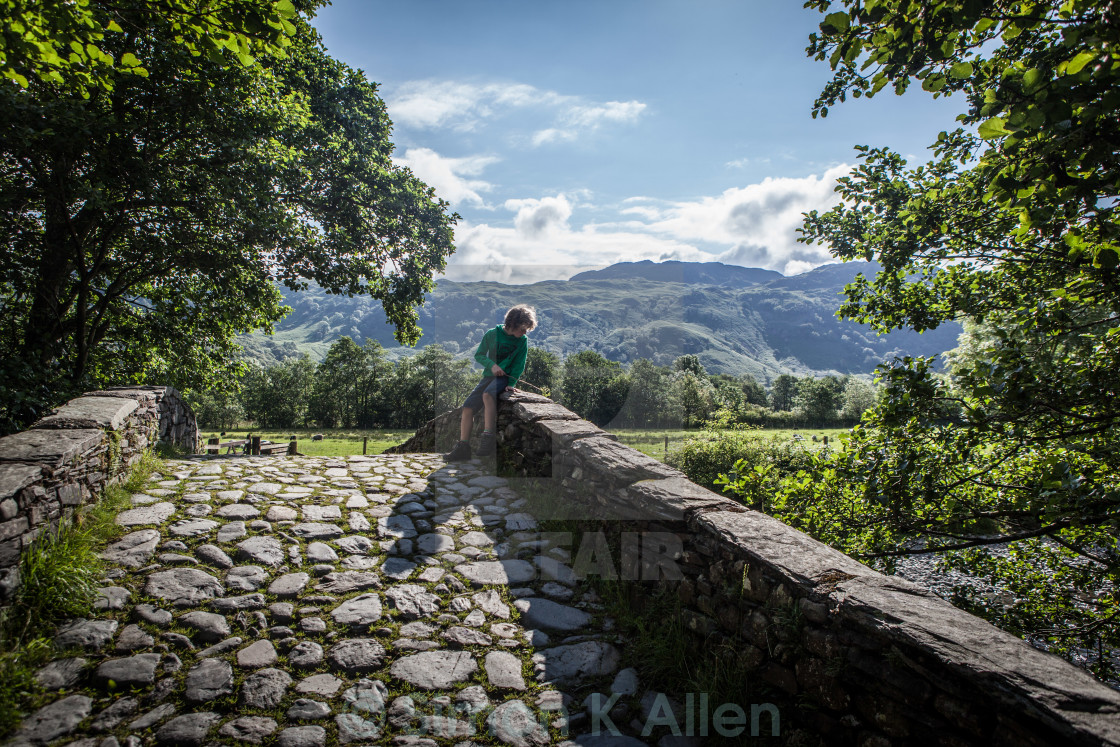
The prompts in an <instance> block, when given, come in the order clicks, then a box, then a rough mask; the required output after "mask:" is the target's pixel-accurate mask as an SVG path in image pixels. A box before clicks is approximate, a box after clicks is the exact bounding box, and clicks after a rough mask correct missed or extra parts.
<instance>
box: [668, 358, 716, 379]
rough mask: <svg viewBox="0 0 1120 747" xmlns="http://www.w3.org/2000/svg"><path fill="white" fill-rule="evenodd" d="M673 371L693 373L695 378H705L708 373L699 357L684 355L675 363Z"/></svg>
mask: <svg viewBox="0 0 1120 747" xmlns="http://www.w3.org/2000/svg"><path fill="white" fill-rule="evenodd" d="M673 370H674V371H680V372H683V373H691V374H692V375H693V376H697V377H701V378H703V377H705V376H707V375H708V372H707V371H705V370H704V364H703V363H701V362H700V356H698V355H682V356H680V357H679V358H677V359H676V360H675V361H673Z"/></svg>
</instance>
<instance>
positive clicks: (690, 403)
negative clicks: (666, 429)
mask: <svg viewBox="0 0 1120 747" xmlns="http://www.w3.org/2000/svg"><path fill="white" fill-rule="evenodd" d="M678 360H679V359H678ZM672 392H673V395H672V396H673V398H674V400H675V401H676V403H677V404H678V406H679V407H680V412H681V419H682V421H683V422H684V427H685V428H688V427H690V426H691V425H692V423H693V421H694V420H703V419H705V418H707V417H708V413H710V412H711V410H712V395H713V392H712V385H711V384H710V383H708V379H707V377H704V378H701V377H699V376H697V375H696V374H695V373H693V371H692V370H685V371H680V370H678V371H677V372H676V373H675V374H674V375H673V384H672Z"/></svg>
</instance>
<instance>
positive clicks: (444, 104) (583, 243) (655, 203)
mask: <svg viewBox="0 0 1120 747" xmlns="http://www.w3.org/2000/svg"><path fill="white" fill-rule="evenodd" d="M822 17H823V16H821V15H820V14H818V13H815V12H813V11H808V10H805V9H803V8H801V7H800V3H799V2H775V1H774V0H769V1H768V2H761V1H754V0H737V1H734V0H675V1H669V0H566V1H565V2H547V1H538V2H527V1H526V0H519V1H517V2H514V1H512V0H509V1H507V0H333V4H332V5H331V6H329V7H326V8H323V9H322V10H321V11H320V13H319V15H318V17H317V18H316V20H315V25H316V27H317V28H318V29H319V31H320V33H322V35H323V39H324V41H325V43H326V45H327V48H328V49H329V50H330V52H331V54H332V55H333V56H334V57H336V58H338V59H340V60H342V61H344V62H346V63H347V64H349V65H351V66H352V67H355V68H359V69H361V70H363V71H364V72H365V73H366V75H367V77H368V78H369V79H370V80H372V81H375V82H377V83H378V84H379V85H380V87H381V94H382V96H383V97H384V99H385V101H386V103H387V104H388V107H389V115H390V117H391V118H392V120H393V122H394V136H393V140H394V142H395V143H396V146H397V149H396V151H395V154H394V156H395V159H396V160H397V162H398V163H401V164H404V165H407V166H408V167H409V168H411V169H412V170H413V171H414V172H415V173H416V174H417V175H418V176H419V177H420V178H422V179H424V180H425V181H426V182H428V183H429V184H431V185H432V186H433V187H435V188H436V191H437V193H438V194H439V195H440V196H441V197H443V198H444V199H446V200H449V201H450V202H451V203H452V209H453V210H454V211H456V212H458V213H459V214H460V216H462V219H461V220H460V222H459V224H458V226H457V228H456V232H455V234H456V247H457V251H456V253H455V255H453V257H452V258H451V261H450V263H449V268H448V272H447V277H449V278H453V279H462V280H482V279H489V280H499V281H503V282H532V281H536V280H542V279H554V278H566V277H568V276H570V275H571V274H573V273H575V272H578V271H580V270H583V269H588V268H590V267H602V266H605V265H608V264H612V263H614V262H620V261H636V260H642V259H650V260H654V261H660V260H666V259H678V260H685V261H720V262H726V263H728V264H738V265H743V266H746V267H765V268H768V269H774V270H778V271H779V272H783V273H785V274H787V275H788V274H796V273H798V272H803V271H805V270H807V269H810V268H812V267H815V266H818V265H820V264H824V263H826V262H828V261H830V258H829V256H828V253H827V249H825V248H823V247H816V246H813V247H809V246H804V245H800V244H797V243H796V236H797V234H796V229H797V228H798V226H800V224H801V219H800V214H801V213H802V212H804V211H806V210H811V209H827V208H828V207H830V206H831V205H833V204H835V200H836V198H835V194H834V193H833V190H832V188H833V186H834V185H835V180H836V178H837V177H839V176H842V175H843V174H845V173H846V172H847V171H848V170H849V169H850V167H851V165H852V164H853V163H854V151H853V146H854V145H856V144H866V145H873V146H889V147H892V148H894V149H895V150H898V151H899V152H901V153H903V154H905V155H907V157H910V158H912V159H919V160H925V159H926V157H927V153H928V151H927V150H926V147H927V146H928V145H929V144H930V143H932V142H933V141H934V140H935V139H936V136H937V133H938V132H939V131H941V130H944V129H952V128H953V127H955V126H956V122H955V117H956V115H957V114H958V113H959V112H960V111H961V108H962V107H963V102H960V101H957V100H954V99H948V100H947V99H940V100H934V99H932V98H930V97H929V95H928V94H925V93H923V92H921V91H917V90H916V91H914V92H913V93H910V94H907V95H906V96H902V97H898V96H894V95H892V94H889V93H886V92H884V93H883V94H880V96H878V97H876V98H875V99H873V100H866V99H861V100H850V101H849V102H848V103H846V104H843V105H840V106H839V107H836V108H833V109H832V111H830V113H829V116H828V117H827V118H824V119H816V120H814V119H813V118H812V117H811V114H810V111H811V108H812V104H813V101H814V100H815V98H816V96H817V94H818V93H819V91H820V89H821V88H822V86H823V85H824V83H825V82H826V81H827V80H828V78H829V69H828V66H827V63H825V62H817V61H814V60H810V59H808V58H807V57H806V56H805V51H804V50H805V46H806V44H807V40H808V35H809V34H810V33H811V32H813V31H814V30H816V28H817V24H818V23H819V22H820V20H821V18H822Z"/></svg>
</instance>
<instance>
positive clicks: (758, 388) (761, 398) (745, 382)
mask: <svg viewBox="0 0 1120 747" xmlns="http://www.w3.org/2000/svg"><path fill="white" fill-rule="evenodd" d="M739 386H740V387H741V388H742V390H743V400H744V401H745V402H747V403H748V404H751V405H758V406H759V407H766V406H768V405H769V404H770V400H769V398H768V397H767V396H766V388H765V387H763V386H762V384H761V383H759V381H758V379H756V378H755V377H753V376H751V375H750V374H743V375H742V376H740V377H739Z"/></svg>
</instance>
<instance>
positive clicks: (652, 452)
mask: <svg viewBox="0 0 1120 747" xmlns="http://www.w3.org/2000/svg"><path fill="white" fill-rule="evenodd" d="M850 430H851V429H850V428H775V429H773V430H757V431H750V433H756V434H758V435H759V436H761V437H763V438H770V439H774V440H777V441H788V440H791V439H793V437H794V436H801V438H802V440H803V442H804V443H805V445H806V446H812V445H813V444H814V441H813V437H814V436H816V438H817V441H816V443H817V444H818V445H823V444H824V438H825V437H827V438H828V444H829V446H831V447H833V448H840V440H839V438H838V437H839V436H840V435H841V434H843V433H847V432H848V431H850ZM611 432H612V433H614V434H615V435H616V436H618V440H619V441H620V442H622V443H624V444H626V445H627V446H630V447H632V448H635V449H637V450H638V451H640V452H642V453H643V454H648V455H649V456H651V457H653V458H654V459H660V460H664V459H665V454H666V449H667V450H668V451H670V452H671V451H673V450H674V449H675V448H677V447H679V446H680V445H681V444H682V443H684V441H685V440H686V439H688V438H691V437H694V436H699V435H702V434H703V433H704V431H703V430H700V429H694V430H646V429H643V428H624V429H619V430H615V431H611Z"/></svg>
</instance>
